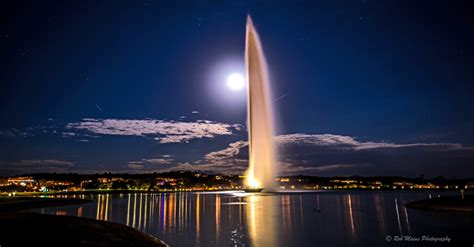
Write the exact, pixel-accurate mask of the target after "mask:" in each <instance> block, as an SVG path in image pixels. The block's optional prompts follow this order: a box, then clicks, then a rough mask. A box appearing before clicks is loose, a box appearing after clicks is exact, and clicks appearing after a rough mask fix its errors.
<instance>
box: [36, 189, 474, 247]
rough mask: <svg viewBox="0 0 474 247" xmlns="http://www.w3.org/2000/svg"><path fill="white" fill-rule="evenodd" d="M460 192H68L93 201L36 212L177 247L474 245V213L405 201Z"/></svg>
mask: <svg viewBox="0 0 474 247" xmlns="http://www.w3.org/2000/svg"><path fill="white" fill-rule="evenodd" d="M456 194H457V192H439V191H421V192H420V191H418V192H411V191H383V192H382V191H318V192H311V193H308V192H300V193H280V194H264V193H260V194H246V193H238V192H219V193H206V192H201V193H197V192H196V193H194V192H182V193H155V194H147V193H132V194H105V195H93V196H87V195H82V196H78V195H75V196H69V197H81V198H88V199H92V200H94V203H89V204H83V205H78V206H64V207H54V208H44V209H38V210H35V211H36V212H40V213H45V214H57V215H72V216H80V217H88V218H94V219H98V220H106V221H112V222H118V223H122V224H125V225H128V226H131V227H134V228H136V229H138V230H140V231H143V232H145V233H147V234H150V235H153V236H155V237H157V238H159V239H161V240H163V241H164V242H165V243H167V244H169V245H170V246H451V245H460V244H461V245H464V246H473V244H474V241H473V240H474V234H473V232H474V231H473V230H474V214H464V213H454V214H453V213H440V212H428V211H421V210H416V209H410V208H406V207H405V206H404V205H405V204H406V203H408V202H410V201H415V200H421V199H427V198H429V197H430V196H431V197H438V196H448V195H456ZM318 210H319V211H318ZM399 236H402V237H401V238H402V239H400V237H399ZM403 236H411V237H412V239H411V241H408V240H407V239H403V238H404V237H403ZM423 236H428V237H435V238H443V237H448V238H449V239H450V242H447V241H444V242H441V240H438V242H434V240H435V239H425V240H423ZM416 238H419V240H417V239H416ZM397 239H398V240H397Z"/></svg>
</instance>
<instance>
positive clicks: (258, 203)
mask: <svg viewBox="0 0 474 247" xmlns="http://www.w3.org/2000/svg"><path fill="white" fill-rule="evenodd" d="M246 199H247V200H246V202H247V204H246V209H247V210H246V211H247V225H248V235H249V238H250V243H251V245H252V246H277V244H276V241H277V237H276V235H275V227H276V224H277V222H276V217H275V216H276V215H275V211H276V210H275V206H276V200H275V199H276V197H275V196H258V195H253V194H252V195H250V196H247V197H246ZM283 224H285V223H283Z"/></svg>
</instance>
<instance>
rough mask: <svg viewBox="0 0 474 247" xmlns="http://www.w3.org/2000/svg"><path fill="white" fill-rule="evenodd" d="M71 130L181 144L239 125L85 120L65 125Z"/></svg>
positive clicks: (215, 134)
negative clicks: (147, 138)
mask: <svg viewBox="0 0 474 247" xmlns="http://www.w3.org/2000/svg"><path fill="white" fill-rule="evenodd" d="M66 128H67V129H70V130H84V131H88V132H91V133H94V134H99V135H120V136H142V137H154V138H155V140H157V141H158V142H160V143H181V142H188V141H190V140H193V139H202V138H214V137H216V136H221V135H232V130H237V129H238V128H239V126H238V125H231V124H225V123H219V122H213V121H209V120H198V121H196V122H181V121H166V120H153V119H145V120H136V119H135V120H134V119H90V118H88V119H83V121H80V122H74V123H69V124H67V125H66Z"/></svg>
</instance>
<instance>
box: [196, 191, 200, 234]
mask: <svg viewBox="0 0 474 247" xmlns="http://www.w3.org/2000/svg"><path fill="white" fill-rule="evenodd" d="M199 198H200V195H199V193H198V194H197V196H196V242H197V243H199V228H200V224H201V223H200V222H199V221H200V218H201V210H200V204H201V203H200V200H199Z"/></svg>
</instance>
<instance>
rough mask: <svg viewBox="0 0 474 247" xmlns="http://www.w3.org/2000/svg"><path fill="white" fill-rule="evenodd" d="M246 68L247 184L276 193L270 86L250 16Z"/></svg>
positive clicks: (246, 43) (250, 186)
mask: <svg viewBox="0 0 474 247" xmlns="http://www.w3.org/2000/svg"><path fill="white" fill-rule="evenodd" d="M245 65H246V70H247V82H248V87H247V90H248V91H247V93H248V97H247V114H248V133H249V168H248V170H247V173H246V181H245V184H246V186H247V187H248V188H265V190H272V189H274V188H275V186H274V185H275V182H274V179H275V176H276V174H277V161H276V156H275V147H274V146H275V145H274V142H273V135H274V122H273V109H272V104H271V93H270V85H269V80H268V79H269V78H268V70H267V63H266V60H265V56H264V55H263V50H262V45H261V44H260V38H259V37H258V34H257V32H256V31H255V28H254V26H253V23H252V19H251V18H250V16H248V17H247V31H246V40H245Z"/></svg>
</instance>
